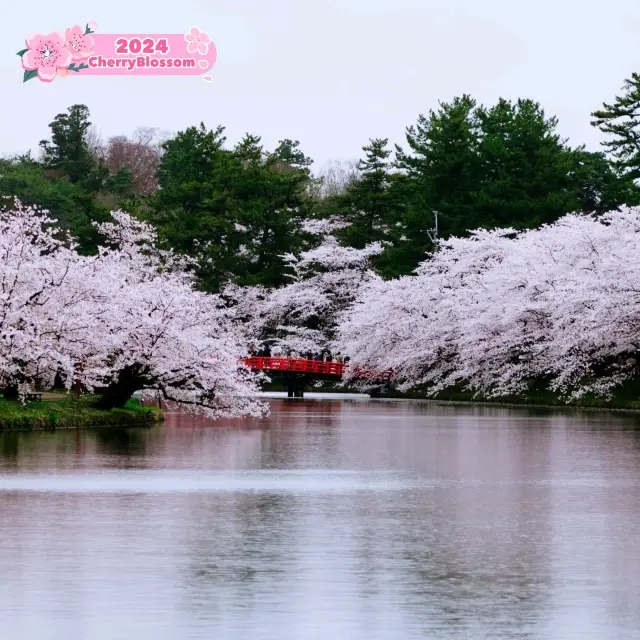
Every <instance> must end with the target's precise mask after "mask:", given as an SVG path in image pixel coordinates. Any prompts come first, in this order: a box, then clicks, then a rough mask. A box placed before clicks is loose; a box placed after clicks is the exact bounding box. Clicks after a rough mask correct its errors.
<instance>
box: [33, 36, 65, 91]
mask: <svg viewBox="0 0 640 640" xmlns="http://www.w3.org/2000/svg"><path fill="white" fill-rule="evenodd" d="M26 45H27V49H28V51H26V52H25V54H24V55H23V56H22V68H23V69H24V70H25V71H35V70H36V69H37V71H38V78H40V80H41V81H42V82H51V81H52V80H53V79H54V78H55V77H56V71H57V69H59V68H67V67H68V66H69V65H70V64H71V61H72V60H73V58H72V56H71V52H70V51H69V50H68V49H66V48H65V39H64V35H63V34H62V33H60V32H59V31H54V32H52V33H50V34H48V35H46V36H45V35H42V34H40V33H36V34H33V35H31V36H29V37H28V38H27V40H26Z"/></svg>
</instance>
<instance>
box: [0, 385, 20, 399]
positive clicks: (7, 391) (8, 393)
mask: <svg viewBox="0 0 640 640" xmlns="http://www.w3.org/2000/svg"><path fill="white" fill-rule="evenodd" d="M2 395H3V396H4V399H5V400H17V399H18V397H19V396H18V385H17V384H12V385H10V386H8V387H5V388H4V389H3V390H2Z"/></svg>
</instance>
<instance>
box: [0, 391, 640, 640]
mask: <svg viewBox="0 0 640 640" xmlns="http://www.w3.org/2000/svg"><path fill="white" fill-rule="evenodd" d="M271 403H272V415H271V417H270V418H269V419H267V420H264V421H256V420H244V421H225V422H220V423H213V422H208V421H206V420H202V419H196V418H193V417H190V416H187V415H182V414H169V415H168V416H167V421H166V423H165V424H164V425H161V426H157V427H154V428H152V429H148V430H145V429H132V430H119V431H113V430H86V431H62V432H57V433H18V434H16V433H7V434H3V435H0V514H1V515H0V541H1V543H2V551H1V553H0V638H2V639H4V638H6V639H7V640H142V639H146V638H153V640H185V639H194V640H213V639H217V638H220V639H221V640H234V639H256V640H258V639H260V640H287V639H291V640H327V639H336V640H365V639H366V640H378V639H379V640H408V639H413V638H433V639H442V640H445V639H447V640H449V639H456V640H458V639H460V640H482V639H485V638H486V639H492V640H495V639H502V638H504V639H505V640H506V639H508V640H515V639H523V640H524V639H527V640H538V639H540V640H542V639H544V640H552V639H553V640H573V639H575V640H591V639H593V640H608V639H612V640H613V639H620V640H622V639H624V640H632V639H635V638H639V639H640V419H639V418H638V417H635V416H631V415H621V414H610V413H605V412H603V413H596V412H579V411H569V410H567V411H552V410H539V409H538V410H527V409H520V408H517V409H516V408H513V409H507V408H490V407H471V406H464V407H463V406H446V405H432V404H412V403H406V402H385V401H370V400H358V399H343V400H321V399H313V398H305V399H304V400H302V401H300V400H284V399H273V400H271Z"/></svg>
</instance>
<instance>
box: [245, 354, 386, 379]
mask: <svg viewBox="0 0 640 640" xmlns="http://www.w3.org/2000/svg"><path fill="white" fill-rule="evenodd" d="M242 362H243V363H244V364H245V365H247V366H248V367H249V368H250V369H253V370H254V371H294V372H296V373H308V374H310V375H313V374H314V373H319V374H323V375H330V376H336V377H337V378H341V377H342V376H343V374H344V372H345V370H346V368H347V367H348V366H349V365H348V364H345V363H343V362H324V361H322V360H307V359H306V358H264V357H262V356H252V357H251V358H244V359H243V360H242ZM355 376H356V377H357V378H365V379H369V380H372V381H374V380H390V379H391V378H392V377H393V376H392V373H391V372H378V371H364V370H362V369H356V370H355Z"/></svg>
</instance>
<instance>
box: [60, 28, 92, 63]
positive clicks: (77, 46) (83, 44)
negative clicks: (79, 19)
mask: <svg viewBox="0 0 640 640" xmlns="http://www.w3.org/2000/svg"><path fill="white" fill-rule="evenodd" d="M65 36H66V40H67V42H66V44H65V47H66V48H67V49H68V50H69V51H70V52H71V57H72V58H73V59H74V60H86V59H87V58H88V57H89V56H90V55H91V54H92V53H93V45H94V42H95V41H94V39H93V36H90V35H85V33H84V29H83V28H82V27H80V26H78V25H76V26H75V27H72V28H71V29H67V30H66V31H65Z"/></svg>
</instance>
